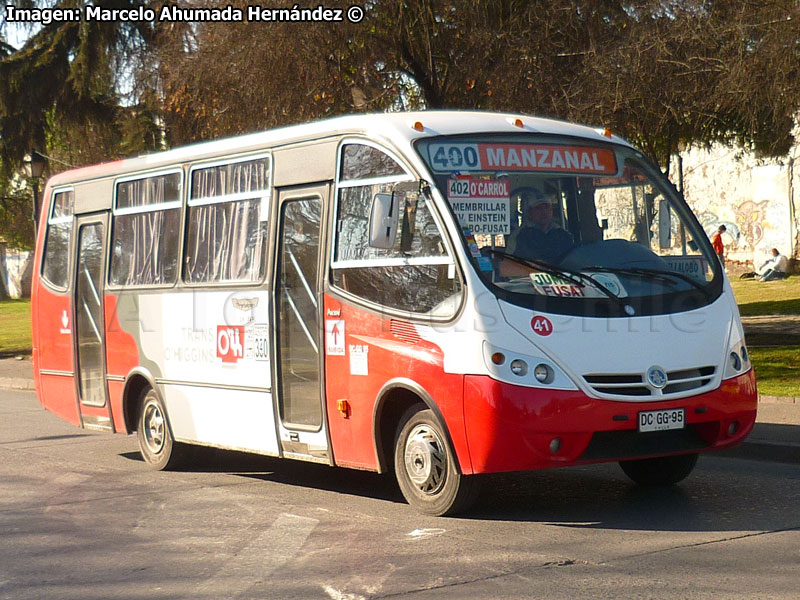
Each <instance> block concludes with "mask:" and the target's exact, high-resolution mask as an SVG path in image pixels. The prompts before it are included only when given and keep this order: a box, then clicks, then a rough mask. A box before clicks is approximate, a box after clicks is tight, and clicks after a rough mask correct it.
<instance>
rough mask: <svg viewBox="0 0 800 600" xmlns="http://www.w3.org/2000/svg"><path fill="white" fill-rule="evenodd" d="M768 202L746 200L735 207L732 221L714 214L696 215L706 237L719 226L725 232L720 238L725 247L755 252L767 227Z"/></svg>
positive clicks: (713, 232)
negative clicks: (731, 246) (722, 227)
mask: <svg viewBox="0 0 800 600" xmlns="http://www.w3.org/2000/svg"><path fill="white" fill-rule="evenodd" d="M768 205H769V200H762V201H761V202H753V201H752V200H747V201H745V202H742V203H741V204H740V205H739V206H737V207H736V211H735V213H734V221H726V220H725V219H721V218H720V217H719V216H718V215H717V214H716V213H713V212H708V211H707V212H704V213H700V214H699V215H697V218H698V220H699V221H700V224H701V225H702V226H703V229H704V230H705V232H706V234H707V235H708V237H711V236H713V235H714V234H715V233H716V232H717V229H718V228H719V226H720V225H725V229H727V231H726V232H725V234H724V235H723V236H722V240H723V242H724V243H725V245H726V246H730V245H733V246H734V247H735V248H738V249H740V250H755V248H756V246H757V245H758V243H759V242H760V241H761V240H762V239H763V238H764V230H765V229H767V228H768V227H769V222H768V221H767V206H768Z"/></svg>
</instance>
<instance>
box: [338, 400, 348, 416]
mask: <svg viewBox="0 0 800 600" xmlns="http://www.w3.org/2000/svg"><path fill="white" fill-rule="evenodd" d="M336 408H338V409H339V413H340V414H341V415H342V416H343V417H344V418H345V419H346V418H347V417H349V416H350V403H349V402H348V401H347V400H339V401H338V402H337V403H336Z"/></svg>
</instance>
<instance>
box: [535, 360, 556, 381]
mask: <svg viewBox="0 0 800 600" xmlns="http://www.w3.org/2000/svg"><path fill="white" fill-rule="evenodd" d="M533 376H534V377H536V381H538V382H539V383H551V382H552V381H553V377H554V374H553V369H551V368H550V367H548V366H547V365H546V364H544V363H539V364H538V365H536V368H535V369H534V370H533Z"/></svg>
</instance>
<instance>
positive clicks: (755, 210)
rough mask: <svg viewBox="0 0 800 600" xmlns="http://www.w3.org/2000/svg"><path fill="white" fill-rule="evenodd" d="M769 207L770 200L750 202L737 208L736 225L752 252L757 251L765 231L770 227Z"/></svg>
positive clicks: (743, 203)
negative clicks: (756, 248) (768, 220)
mask: <svg viewBox="0 0 800 600" xmlns="http://www.w3.org/2000/svg"><path fill="white" fill-rule="evenodd" d="M768 205H769V200H763V201H761V202H753V201H752V200H748V201H747V202H742V203H741V204H740V205H739V206H738V207H737V208H736V223H737V224H738V225H739V229H740V231H741V233H742V235H743V236H744V239H745V240H746V241H747V244H748V247H749V249H751V250H753V249H755V247H756V245H757V244H758V243H759V242H760V241H761V239H762V238H763V237H764V229H766V228H767V227H769V223H768V222H767V206H768Z"/></svg>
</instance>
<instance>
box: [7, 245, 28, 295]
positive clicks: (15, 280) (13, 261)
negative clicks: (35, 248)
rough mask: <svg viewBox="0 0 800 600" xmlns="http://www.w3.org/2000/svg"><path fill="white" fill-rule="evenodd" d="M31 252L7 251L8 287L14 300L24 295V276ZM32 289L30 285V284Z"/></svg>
mask: <svg viewBox="0 0 800 600" xmlns="http://www.w3.org/2000/svg"><path fill="white" fill-rule="evenodd" d="M30 254H31V253H30V252H20V251H18V250H13V249H8V250H6V271H7V275H8V277H7V279H6V286H7V288H6V289H8V293H9V295H10V296H11V297H12V298H19V297H20V296H21V295H22V285H23V284H22V275H23V272H24V270H25V267H26V265H27V262H28V258H29V257H30ZM28 285H29V287H30V283H29V284H28Z"/></svg>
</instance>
